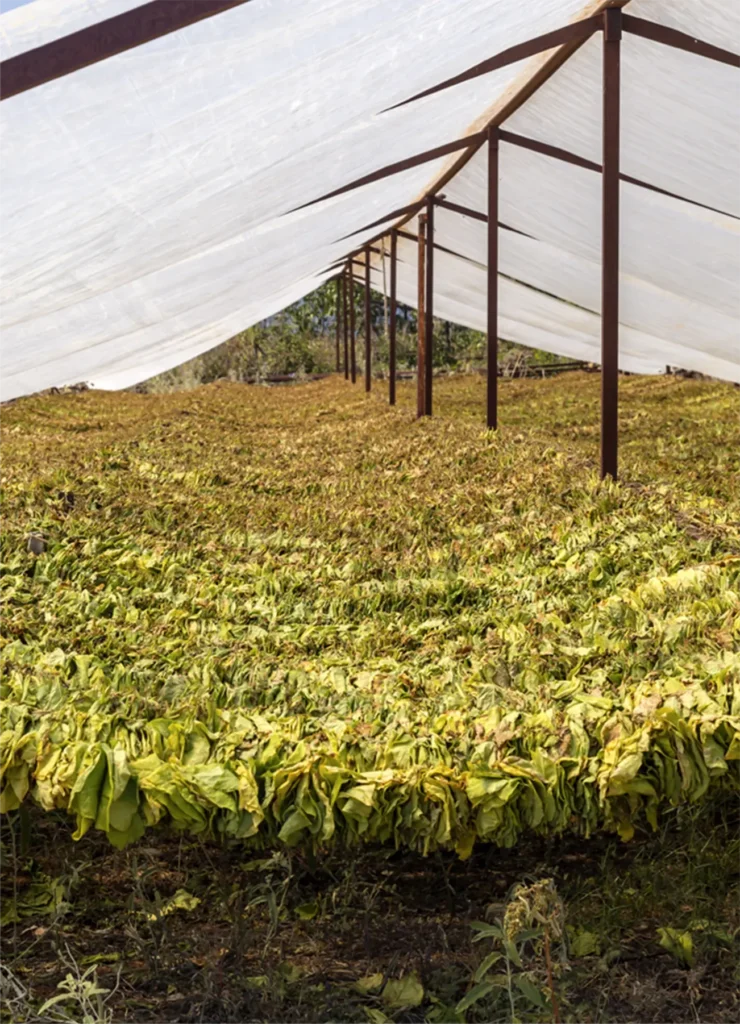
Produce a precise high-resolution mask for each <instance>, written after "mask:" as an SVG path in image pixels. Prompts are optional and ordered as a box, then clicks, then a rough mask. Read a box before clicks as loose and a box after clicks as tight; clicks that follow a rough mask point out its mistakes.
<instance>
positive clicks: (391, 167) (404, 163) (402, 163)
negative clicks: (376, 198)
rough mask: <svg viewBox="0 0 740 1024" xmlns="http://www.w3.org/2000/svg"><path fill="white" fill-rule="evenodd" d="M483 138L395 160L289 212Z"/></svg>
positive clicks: (476, 135) (466, 139) (468, 138)
mask: <svg viewBox="0 0 740 1024" xmlns="http://www.w3.org/2000/svg"><path fill="white" fill-rule="evenodd" d="M484 137H485V132H476V133H474V134H473V135H466V136H464V138H462V139H455V140H454V141H453V142H445V143H444V144H443V145H441V146H435V147H434V149H427V150H425V151H424V152H423V153H417V154H416V155H415V156H409V157H406V159H405V160H397V161H396V163H393V164H388V165H387V166H386V167H380V168H379V169H378V170H377V171H371V172H370V174H364V175H363V176H362V177H361V178H355V180H354V181H350V182H349V184H347V185H342V187H341V188H335V189H334V191H333V192H327V193H326V194H325V195H323V196H319V197H318V199H311V200H310V202H308V203H302V204H301V206H296V207H294V208H293V209H292V210H290V211H289V212H290V213H295V212H296V211H297V210H305V209H306V207H308V206H314V205H315V204H316V203H322V202H323V201H324V200H325V199H333V198H334V197H335V196H341V195H343V194H344V193H345V192H352V191H353V190H354V189H356V188H361V187H362V186H363V185H370V184H372V183H373V182H375V181H381V180H382V179H383V178H389V177H390V176H391V175H393V174H400V173H401V172H402V171H408V170H410V169H411V168H412V167H418V166H419V164H425V163H428V162H429V161H430V160H437V159H439V157H443V156H447V154H448V153H455V152H457V151H458V150H460V149H468V148H470V147H471V146H478V145H480V143H481V142H482V140H483V138H484Z"/></svg>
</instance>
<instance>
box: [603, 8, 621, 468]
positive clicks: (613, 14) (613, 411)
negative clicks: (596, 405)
mask: <svg viewBox="0 0 740 1024" xmlns="http://www.w3.org/2000/svg"><path fill="white" fill-rule="evenodd" d="M621 38H622V11H621V10H620V8H618V7H609V8H607V10H605V11H604V42H603V47H604V55H603V90H604V97H603V99H604V105H603V125H602V130H603V166H602V172H601V186H602V191H601V216H602V220H601V476H602V479H603V478H604V477H606V476H610V477H612V479H614V480H616V479H617V446H618V431H619V427H618V416H619V413H618V388H619V90H620V83H619V63H620V40H621Z"/></svg>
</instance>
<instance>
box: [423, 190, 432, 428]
mask: <svg viewBox="0 0 740 1024" xmlns="http://www.w3.org/2000/svg"><path fill="white" fill-rule="evenodd" d="M425 292H426V295H425V298H426V308H425V310H424V315H425V319H426V324H425V327H424V342H425V346H424V348H425V352H424V415H425V416H431V415H432V374H433V373H434V196H429V198H428V199H427V252H426V288H425Z"/></svg>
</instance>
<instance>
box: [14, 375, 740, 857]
mask: <svg viewBox="0 0 740 1024" xmlns="http://www.w3.org/2000/svg"><path fill="white" fill-rule="evenodd" d="M483 386H484V385H483V383H482V382H481V381H478V380H471V379H469V378H464V379H460V380H453V381H449V382H446V383H444V384H441V385H440V387H439V389H438V390H439V395H438V406H437V408H438V409H439V415H438V416H437V417H435V419H434V420H432V421H424V422H420V423H418V422H415V421H414V419H413V415H412V411H411V410H412V403H413V389H412V387H411V386H409V387H408V388H402V389H401V400H400V404H399V407H398V409H397V410H395V411H393V410H389V409H388V408H387V407H386V406H385V405H384V403H383V401H382V399H381V397H380V396H373V398H372V399H371V400H369V401H368V400H366V399H365V398H364V396H363V395H362V394H361V393H359V391H357V390H354V391H353V390H352V389H351V387H350V386H349V385H346V384H345V383H344V382H342V381H325V382H322V383H320V384H317V385H309V386H304V387H301V388H287V389H272V390H268V389H260V388H245V387H240V386H238V385H228V384H220V385H212V386H210V387H208V388H203V389H199V390H197V391H194V392H190V393H181V394H175V395H164V396H155V397H144V396H139V395H134V394H109V395H106V394H94V393H87V394H76V395H61V396H43V397H38V398H34V399H29V400H24V401H22V402H19V403H16V404H15V405H13V406H11V407H9V408H6V409H5V410H4V415H3V419H4V457H5V458H4V469H3V473H4V476H3V502H4V525H5V529H4V533H3V541H2V562H3V575H2V584H3V590H4V607H5V615H4V649H3V664H4V668H3V676H2V698H3V709H2V721H3V727H4V732H3V735H2V765H1V768H2V778H3V789H2V796H1V798H0V799H1V801H2V804H1V808H2V810H4V811H10V810H13V809H15V808H17V807H18V806H19V805H20V803H21V802H22V801H23V800H25V799H27V798H31V799H33V800H34V801H36V802H37V803H38V804H40V805H41V806H42V807H44V808H47V809H52V808H64V809H67V810H68V811H69V812H70V813H71V814H72V815H74V816H75V817H76V821H77V831H76V835H77V836H78V837H80V836H82V835H84V833H85V832H86V831H87V830H88V829H90V828H91V827H95V828H97V829H102V830H103V831H105V832H106V833H107V834H108V836H109V837H110V839H111V841H112V842H113V843H115V844H116V845H119V846H123V845H125V844H127V843H129V842H131V841H133V840H135V839H136V838H138V837H139V836H140V835H141V834H142V833H143V831H144V829H145V828H146V826H148V825H154V824H155V823H157V822H160V821H167V822H170V823H172V824H174V825H175V826H176V827H180V828H184V829H188V830H190V831H191V832H195V833H202V832H215V833H224V834H226V835H229V836H234V837H240V838H243V839H245V840H246V839H252V840H253V841H254V842H255V843H257V844H259V843H264V844H268V845H269V844H272V843H275V842H282V843H285V844H289V845H292V844H299V843H304V842H313V843H315V844H317V845H319V846H320V845H323V844H326V843H328V842H330V841H331V840H333V839H335V838H342V839H344V840H347V841H350V842H351V841H354V840H370V841H381V842H390V843H395V844H399V845H403V846H407V847H412V848H415V849H419V850H422V851H429V850H432V849H435V848H438V847H450V848H454V849H455V850H457V852H458V853H459V854H460V855H461V856H467V855H468V854H469V853H470V851H471V849H472V847H473V844H474V843H475V841H476V840H483V841H487V842H494V843H498V844H503V845H510V844H513V843H514V842H515V841H516V840H517V837H518V836H519V835H521V834H522V832H524V831H537V832H548V833H553V832H558V831H562V830H566V829H575V830H578V831H580V832H582V833H585V834H588V833H590V832H593V831H594V830H596V829H603V828H606V829H616V830H617V831H618V832H619V833H620V834H621V835H622V836H623V837H624V838H629V837H630V836H631V835H632V834H633V831H634V828H635V827H636V826H642V825H644V824H645V823H647V824H649V825H653V826H655V825H656V824H657V821H658V816H659V813H660V812H661V810H662V809H664V808H667V807H669V806H672V805H677V804H680V803H684V802H697V801H708V800H712V799H713V798H714V797H715V795H717V794H719V793H720V792H721V791H722V790H727V789H729V788H736V789H737V788H738V784H739V782H740V772H739V770H738V765H739V763H740V739H739V738H738V734H739V731H740V730H739V729H738V726H739V725H740V693H739V692H738V690H739V687H740V682H739V681H740V656H739V655H738V653H737V651H738V637H739V635H740V598H739V597H738V590H739V589H740V587H739V584H738V577H739V576H740V483H739V481H740V461H739V460H740V455H739V453H740V436H738V434H739V433H740V416H738V411H739V409H738V405H739V403H738V392H737V391H735V390H733V389H732V388H730V387H727V386H723V385H710V384H706V383H698V382H683V383H678V382H676V381H675V380H670V379H669V380H666V379H662V378H661V379H655V380H646V379H639V378H633V379H629V380H627V381H625V382H623V384H622V442H623V443H622V465H623V468H624V475H625V478H626V479H627V480H628V481H629V483H628V484H625V485H619V486H615V485H602V484H600V483H599V482H598V481H597V479H596V475H595V473H594V468H595V467H594V461H595V454H596V452H595V447H596V439H597V428H596V422H597V401H598V379H596V378H592V377H587V376H585V375H571V376H566V377H562V378H560V379H556V380H552V381H546V382H533V381H523V382H518V381H515V382H510V383H508V384H504V385H503V386H502V392H503V395H502V417H501V418H502V422H503V429H502V430H501V432H500V436H498V437H495V436H493V435H490V434H485V433H482V432H481V430H480V414H481V408H482V399H483ZM30 530H38V531H41V532H42V533H43V534H44V536H45V538H46V543H47V549H46V551H45V552H44V553H43V554H41V555H40V556H38V557H36V556H35V555H33V554H30V553H28V552H27V550H26V542H25V539H26V536H27V534H28V532H29V531H30Z"/></svg>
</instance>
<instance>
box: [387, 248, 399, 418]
mask: <svg viewBox="0 0 740 1024" xmlns="http://www.w3.org/2000/svg"><path fill="white" fill-rule="evenodd" d="M397 257H398V232H397V231H396V229H395V228H393V230H392V231H391V282H390V284H391V288H390V291H391V295H390V305H391V309H390V320H389V326H388V402H389V404H390V405H395V404H396V305H397V298H396V284H397V274H396V260H397Z"/></svg>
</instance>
